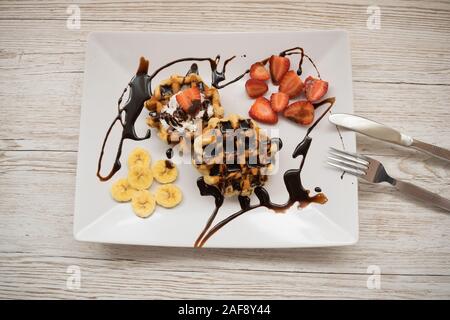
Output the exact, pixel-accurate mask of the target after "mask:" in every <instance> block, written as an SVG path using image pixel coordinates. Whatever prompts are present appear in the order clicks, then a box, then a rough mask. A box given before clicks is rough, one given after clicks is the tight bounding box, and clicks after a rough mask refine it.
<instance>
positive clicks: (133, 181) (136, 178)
mask: <svg viewBox="0 0 450 320" xmlns="http://www.w3.org/2000/svg"><path fill="white" fill-rule="evenodd" d="M128 182H129V183H130V185H131V186H132V187H133V188H135V189H137V190H143V189H148V188H149V187H150V186H151V185H152V182H153V173H152V170H150V168H149V167H148V166H145V165H140V164H137V165H135V166H133V167H131V168H130V170H129V171H128Z"/></svg>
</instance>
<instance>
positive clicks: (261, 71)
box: [250, 62, 270, 81]
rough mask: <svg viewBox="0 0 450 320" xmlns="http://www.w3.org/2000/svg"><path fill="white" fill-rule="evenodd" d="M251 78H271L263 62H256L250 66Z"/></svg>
mask: <svg viewBox="0 0 450 320" xmlns="http://www.w3.org/2000/svg"><path fill="white" fill-rule="evenodd" d="M250 78H252V79H256V80H261V81H266V80H269V79H270V74H269V71H267V69H266V67H265V66H264V65H263V64H262V63H261V62H256V63H254V64H252V66H251V67H250Z"/></svg>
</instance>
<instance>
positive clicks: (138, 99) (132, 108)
mask: <svg viewBox="0 0 450 320" xmlns="http://www.w3.org/2000/svg"><path fill="white" fill-rule="evenodd" d="M234 58H235V56H233V57H231V58H229V59H227V60H225V62H224V64H223V67H222V70H219V69H218V64H219V62H220V56H219V55H218V56H216V58H215V59H211V58H182V59H177V60H174V61H171V62H169V63H167V64H165V65H163V66H162V67H160V68H158V69H156V70H155V71H154V72H153V73H152V74H151V75H148V74H147V73H148V66H149V61H148V60H146V59H145V58H143V57H141V59H140V61H139V67H138V70H137V72H136V75H135V76H134V77H133V79H131V81H130V83H129V84H128V86H129V87H130V95H129V98H128V101H127V102H126V104H125V106H124V107H123V108H121V107H120V105H121V103H122V98H123V96H124V94H125V92H126V91H127V88H126V89H125V90H124V91H123V93H122V95H121V96H120V98H119V101H118V112H117V116H116V117H115V118H114V120H113V121H112V123H111V125H110V126H109V128H108V130H107V132H106V135H105V138H104V139H103V144H102V148H101V151H100V157H99V159H98V165H97V177H98V178H99V179H100V181H107V180H109V179H111V178H112V177H113V176H114V174H115V173H116V172H117V171H119V170H120V168H121V167H122V164H121V162H120V156H121V155H122V147H123V142H124V140H125V139H131V140H135V141H141V140H145V139H148V138H150V135H151V131H150V130H148V131H147V133H146V135H145V136H144V137H138V136H137V134H136V130H135V123H136V120H137V118H138V117H139V115H140V114H141V111H142V109H143V107H144V102H145V101H146V100H148V99H150V97H151V94H152V88H151V82H152V80H153V78H155V77H156V76H157V75H158V74H159V73H160V72H161V71H162V70H164V69H166V68H168V67H170V66H171V65H174V64H176V63H180V62H186V61H197V62H201V61H208V62H209V65H210V68H211V74H212V85H213V86H214V87H216V88H217V89H222V88H224V87H226V86H228V85H230V84H232V83H234V82H236V81H238V80H239V79H241V78H242V77H244V76H245V75H246V74H247V73H248V72H249V70H246V71H245V72H244V73H242V74H241V75H239V76H237V77H236V78H234V79H233V80H231V81H229V82H227V83H224V84H221V83H222V82H223V81H225V80H226V79H225V72H226V67H227V64H228V63H229V62H230V61H232V60H233V59H234ZM188 73H198V67H197V64H195V63H194V64H192V66H191V68H190V70H189V71H188ZM123 113H125V120H124V121H122V114H123ZM116 122H119V123H120V124H121V126H122V136H121V139H120V141H119V145H118V148H117V153H116V158H115V160H114V164H113V167H112V168H111V170H110V172H109V173H108V174H107V175H102V174H101V172H100V171H101V168H102V160H103V155H104V152H105V145H106V142H107V140H108V137H109V135H110V133H111V130H112V129H113V127H114V125H115V124H116Z"/></svg>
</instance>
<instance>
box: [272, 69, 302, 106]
mask: <svg viewBox="0 0 450 320" xmlns="http://www.w3.org/2000/svg"><path fill="white" fill-rule="evenodd" d="M304 88H305V85H304V84H303V81H302V79H300V77H299V76H298V75H297V72H295V71H294V70H291V71H288V72H287V73H286V74H285V75H284V77H283V79H281V82H280V87H279V88H278V91H280V92H284V93H287V94H288V96H289V98H290V99H292V98H295V97H296V96H298V95H299V94H300V93H302V91H303V89H304Z"/></svg>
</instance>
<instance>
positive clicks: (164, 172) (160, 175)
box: [152, 160, 178, 183]
mask: <svg viewBox="0 0 450 320" xmlns="http://www.w3.org/2000/svg"><path fill="white" fill-rule="evenodd" d="M152 172H153V177H154V178H155V179H156V181H158V182H159V183H170V182H173V181H175V179H176V178H177V176H178V169H177V167H176V166H175V164H174V163H173V162H172V161H170V160H158V161H156V162H155V164H154V165H153V166H152Z"/></svg>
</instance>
